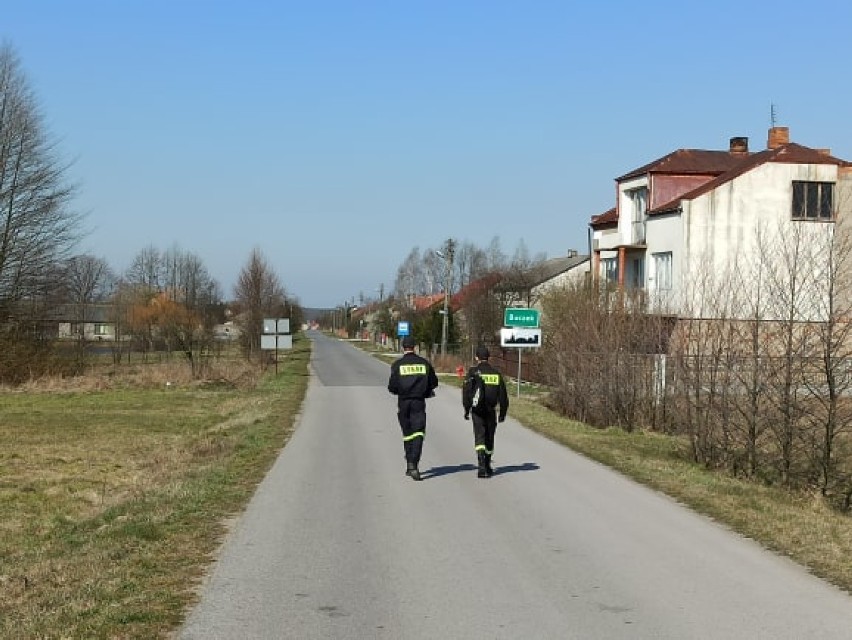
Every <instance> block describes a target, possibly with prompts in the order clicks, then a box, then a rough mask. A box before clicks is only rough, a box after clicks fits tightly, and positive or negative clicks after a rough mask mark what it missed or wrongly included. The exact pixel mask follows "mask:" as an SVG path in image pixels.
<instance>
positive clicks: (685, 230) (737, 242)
mask: <svg viewBox="0 0 852 640" xmlns="http://www.w3.org/2000/svg"><path fill="white" fill-rule="evenodd" d="M836 179H837V167H836V166H834V165H790V164H779V163H767V164H765V165H762V166H759V167H757V168H755V169H754V170H752V171H749V172H748V173H746V174H744V175H742V176H739V177H738V178H735V179H734V180H732V181H730V182H728V183H726V184H724V185H721V186H720V187H718V188H716V189H714V190H713V191H711V192H709V193H707V194H704V195H702V196H699V197H698V198H696V199H695V200H693V201H691V202H684V205H683V215H682V220H681V225H682V245H681V247H682V249H681V251H682V254H683V255H682V257H681V258H680V259H678V258H675V260H676V262H677V263H679V265H680V271H681V277H680V278H678V280H677V282H678V292H679V293H680V294H681V301H682V302H683V301H686V300H687V299H689V298H691V299H692V300H693V303H694V302H695V300H696V295H697V293H698V289H701V290H703V291H709V289H710V288H711V287H710V284H709V282H708V280H707V279H706V278H707V276H708V274H712V276H713V277H714V278H715V279H714V281H713V286H715V287H716V291H715V292H714V295H718V294H719V293H721V294H722V295H729V294H730V295H732V294H734V293H736V294H739V295H741V296H742V299H743V300H753V299H754V298H755V296H758V295H760V294H762V293H765V291H764V290H763V287H765V286H766V285H765V283H761V282H760V281H759V279H757V278H756V277H751V275H752V274H753V273H754V269H755V267H754V266H753V265H755V263H756V262H757V261H758V258H761V257H763V258H764V259H768V260H774V261H775V263H774V264H776V265H778V264H779V261H780V260H781V259H782V256H783V254H784V250H783V246H782V244H779V243H784V242H789V240H790V239H791V238H794V237H795V235H796V233H801V234H803V236H804V237H805V238H807V237H808V236H813V237H814V238H816V237H817V236H818V235H824V234H825V233H826V230H829V229H830V228H831V227H826V224H829V225H830V224H831V223H825V222H795V221H793V220H792V219H791V218H792V215H791V210H792V182H793V181H794V180H811V181H821V182H835V181H836ZM649 236H650V233H649ZM806 244H807V242H806ZM649 251H650V247H649ZM737 274H739V275H740V276H742V277H738V275H737ZM699 282H701V283H704V284H699ZM705 284H706V285H707V286H706V287H705ZM726 287H727V289H733V288H736V289H737V290H736V291H726V290H725V289H726ZM812 295H813V296H816V297H818V296H819V292H816V291H815V292H813V293H812ZM703 300H704V302H703V303H699V304H697V306H695V308H693V309H691V310H688V309H684V313H689V314H691V315H701V316H703V317H719V315H720V314H719V309H718V308H717V307H719V306H720V305H719V304H718V303H717V302H716V301H712V302H708V300H707V297H706V296H704V297H703ZM813 304H814V301H813V300H812V301H811V307H813ZM812 312H813V308H811V311H810V312H807V313H806V315H808V316H812V315H813V314H812ZM802 319H818V318H816V317H806V318H802Z"/></svg>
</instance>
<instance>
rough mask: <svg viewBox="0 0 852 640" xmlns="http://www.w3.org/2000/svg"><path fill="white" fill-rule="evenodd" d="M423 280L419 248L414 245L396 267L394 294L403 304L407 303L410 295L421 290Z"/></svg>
mask: <svg viewBox="0 0 852 640" xmlns="http://www.w3.org/2000/svg"><path fill="white" fill-rule="evenodd" d="M424 282H425V278H424V277H423V263H422V260H421V258H420V248H419V247H414V248H413V249H412V250H411V251H410V252H409V253H408V255H407V256H406V258H405V261H404V262H403V263H402V264H401V265H400V266H399V268H398V269H397V272H396V281H395V282H394V295H395V296H396V298H397V299H398V300H400V301H402V303H403V304H404V305H408V304H409V301H410V299H411V297H412V296H414V295H417V294H418V293H422V292H423V283H424Z"/></svg>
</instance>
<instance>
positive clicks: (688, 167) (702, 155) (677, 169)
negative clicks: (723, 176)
mask: <svg viewBox="0 0 852 640" xmlns="http://www.w3.org/2000/svg"><path fill="white" fill-rule="evenodd" d="M748 157H749V154H747V153H729V152H728V151H707V150H704V149H678V150H677V151H673V152H672V153H670V154H668V155H667V156H663V157H662V158H658V159H657V160H654V161H653V162H649V163H648V164H646V165H645V166H642V167H639V168H638V169H634V170H633V171H631V172H630V173H626V174H624V175H623V176H621V177H620V178H616V181H617V182H622V181H624V180H630V179H631V178H638V177H639V176H643V175H645V174H647V173H674V174H705V175H718V174H720V173H724V172H726V171H729V170H731V169H732V168H734V167H735V166H737V165H738V164H739V163H741V162H742V161H743V159H744V158H748Z"/></svg>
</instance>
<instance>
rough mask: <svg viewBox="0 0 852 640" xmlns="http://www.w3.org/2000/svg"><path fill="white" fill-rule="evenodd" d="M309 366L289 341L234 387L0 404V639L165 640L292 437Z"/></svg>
mask: <svg viewBox="0 0 852 640" xmlns="http://www.w3.org/2000/svg"><path fill="white" fill-rule="evenodd" d="M309 356H310V343H309V341H307V340H304V339H301V340H300V339H297V340H296V341H295V342H294V348H293V350H292V351H289V352H287V354H286V355H285V356H282V358H281V360H280V362H279V365H278V371H279V374H278V375H274V373H272V372H271V371H270V372H267V374H266V375H265V376H264V377H262V378H261V379H260V382H259V383H258V384H256V385H251V386H249V387H242V388H238V387H236V386H235V385H233V384H213V385H205V384H182V383H174V384H171V385H169V386H168V387H166V386H164V385H162V384H152V385H150V386H149V387H145V388H136V387H138V385H128V387H126V388H125V387H124V386H123V385H117V386H116V388H110V389H106V390H103V391H97V390H96V391H80V392H75V391H69V390H63V392H61V393H41V392H37V391H32V390H28V391H27V392H7V393H2V394H0V415H2V416H3V419H2V424H0V438H2V440H3V442H4V446H3V448H2V450H1V451H0V637H2V638H72V637H73V638H157V637H168V636H169V634H170V633H171V632H172V631H173V629H174V628H175V627H176V626H177V625H178V624H179V623H180V622H181V620H182V619H183V616H184V614H185V612H186V610H187V607H188V606H189V605H190V604H191V603H192V602H193V600H194V598H195V589H196V588H197V586H198V584H199V582H200V579H201V577H202V575H203V573H204V571H205V568H206V567H207V566H208V565H209V563H210V562H211V560H212V559H213V558H214V555H215V552H216V550H217V548H218V545H219V543H220V541H221V539H222V537H223V534H224V533H225V531H226V522H227V520H228V518H229V517H231V516H233V515H235V514H238V513H239V512H240V511H241V510H242V509H243V508H244V506H245V504H246V503H247V501H248V499H249V498H250V497H251V495H252V493H253V492H254V489H255V487H256V485H257V483H258V482H259V481H260V480H261V479H262V478H263V476H264V475H265V473H266V472H267V470H268V469H269V467H270V465H271V464H272V462H273V461H274V459H275V457H276V455H277V453H278V452H279V451H280V449H281V447H283V446H284V444H285V443H286V442H287V440H288V438H289V436H290V435H291V433H292V430H293V427H294V421H295V418H296V416H297V414H298V411H299V409H300V407H301V404H302V400H303V398H304V394H305V391H306V389H307V383H308V379H309V378H308V371H307V365H308V360H309ZM155 366H156V365H155ZM111 375H113V376H115V375H120V374H116V373H115V372H113V374H111ZM145 375H146V379H148V378H150V377H151V374H150V372H146V374H145ZM169 378H170V379H172V378H173V377H172V376H169Z"/></svg>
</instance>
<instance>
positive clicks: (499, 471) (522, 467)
mask: <svg viewBox="0 0 852 640" xmlns="http://www.w3.org/2000/svg"><path fill="white" fill-rule="evenodd" d="M539 469H541V467H540V466H538V465H537V464H536V463H535V462H525V463H524V464H507V465H504V466H502V467H498V466H496V465H495V466H494V475H495V476H502V475H503V474H504V473H515V472H517V471H538V470H539Z"/></svg>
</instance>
